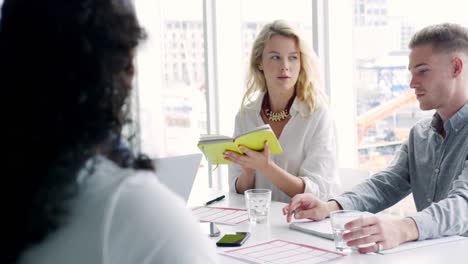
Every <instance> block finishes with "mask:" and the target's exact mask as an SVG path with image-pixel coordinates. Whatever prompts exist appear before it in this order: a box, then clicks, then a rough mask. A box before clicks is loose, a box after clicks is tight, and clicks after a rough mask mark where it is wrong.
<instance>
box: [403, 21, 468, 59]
mask: <svg viewBox="0 0 468 264" xmlns="http://www.w3.org/2000/svg"><path fill="white" fill-rule="evenodd" d="M424 44H432V47H433V48H434V50H435V51H436V52H463V53H465V54H468V29H467V28H465V27H463V26H460V25H458V24H452V23H443V24H437V25H432V26H428V27H425V28H423V29H421V30H419V31H418V32H416V33H415V34H414V35H413V37H412V38H411V40H410V42H409V45H408V46H409V48H410V49H414V48H415V47H417V46H421V45H424Z"/></svg>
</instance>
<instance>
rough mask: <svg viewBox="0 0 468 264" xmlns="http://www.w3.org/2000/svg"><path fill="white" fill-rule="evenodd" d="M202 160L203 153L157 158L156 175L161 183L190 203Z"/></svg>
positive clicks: (155, 161)
mask: <svg viewBox="0 0 468 264" xmlns="http://www.w3.org/2000/svg"><path fill="white" fill-rule="evenodd" d="M201 158H202V154H201V153H196V154H188V155H181V156H173V157H167V158H157V159H155V160H154V165H155V167H156V175H157V176H158V179H159V181H160V182H161V183H163V184H164V185H166V186H167V187H168V188H169V189H171V190H172V191H173V192H175V193H176V194H178V195H179V196H181V197H182V198H183V199H184V200H185V202H187V201H188V199H189V196H190V192H191V190H192V186H193V183H194V182H195V176H196V175H197V171H198V167H199V166H200V161H201Z"/></svg>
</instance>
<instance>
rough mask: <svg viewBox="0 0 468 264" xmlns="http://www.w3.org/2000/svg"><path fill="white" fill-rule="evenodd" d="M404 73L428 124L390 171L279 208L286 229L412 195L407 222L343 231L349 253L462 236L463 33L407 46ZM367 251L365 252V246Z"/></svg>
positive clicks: (465, 188)
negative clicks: (428, 113) (329, 195)
mask: <svg viewBox="0 0 468 264" xmlns="http://www.w3.org/2000/svg"><path fill="white" fill-rule="evenodd" d="M409 47H410V49H411V53H410V55H409V65H408V69H409V71H410V72H411V75H412V78H411V83H410V87H411V88H412V89H414V91H415V94H416V97H417V99H418V101H419V105H420V108H421V109H422V110H431V109H435V110H436V113H435V114H434V116H433V118H432V119H425V120H421V121H420V122H418V123H417V124H416V125H415V126H414V127H413V128H412V129H411V132H410V135H409V138H408V140H407V142H405V143H404V144H403V145H402V147H401V149H400V150H399V151H398V153H397V155H396V157H395V159H394V161H393V162H392V163H391V164H390V166H389V167H387V168H386V169H384V170H383V171H381V172H378V173H376V174H375V175H374V176H373V177H371V178H369V179H368V180H367V181H365V182H364V183H362V184H359V185H357V186H356V187H355V188H353V190H352V191H351V192H346V193H344V194H342V195H340V196H338V197H335V198H334V199H332V200H330V201H328V202H322V201H320V200H318V199H316V198H315V197H313V196H311V195H308V194H299V195H296V196H295V197H293V198H292V199H291V201H290V203H289V205H288V206H286V207H285V208H283V213H284V214H286V215H287V220H288V222H289V221H290V220H291V215H292V211H293V209H294V211H295V217H296V218H311V219H314V220H320V219H323V218H325V217H327V216H329V214H330V212H331V211H334V210H340V209H355V210H360V211H369V212H373V213H377V212H379V211H382V210H384V209H386V208H388V207H390V206H392V205H394V204H395V203H397V202H398V201H400V200H401V199H403V198H404V197H405V196H407V195H408V194H410V193H413V197H414V201H415V204H416V208H417V211H418V212H417V213H415V214H414V215H412V216H410V217H406V218H400V219H395V218H386V217H380V216H375V215H374V216H370V217H364V218H360V219H357V220H353V221H351V222H349V223H347V224H346V226H345V228H346V229H353V231H350V232H349V233H347V234H344V235H343V239H344V240H347V244H348V246H362V247H360V248H359V249H358V250H359V252H360V253H368V252H378V251H380V250H383V249H389V248H393V247H396V246H398V245H399V244H402V243H404V242H406V241H412V240H424V239H430V238H436V237H442V236H449V235H466V234H467V232H468V29H466V28H464V27H461V26H459V25H456V24H439V25H433V26H429V27H426V28H424V29H422V30H420V31H419V32H417V33H416V34H415V35H414V36H413V38H412V39H411V41H410V44H409ZM366 244H368V245H366Z"/></svg>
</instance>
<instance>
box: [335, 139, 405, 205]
mask: <svg viewBox="0 0 468 264" xmlns="http://www.w3.org/2000/svg"><path fill="white" fill-rule="evenodd" d="M410 192H411V185H410V182H409V165H408V143H407V142H405V143H404V144H403V145H402V146H401V148H400V150H399V151H398V152H397V155H396V156H395V158H394V159H393V161H392V163H391V165H390V166H388V167H387V168H386V169H385V170H382V171H380V172H378V173H376V174H374V175H373V176H372V177H370V178H369V179H366V181H364V182H363V183H361V184H358V185H356V186H355V187H354V188H353V189H352V190H351V191H350V192H345V193H344V194H342V195H340V196H338V197H335V198H333V200H336V201H337V202H338V203H339V204H340V205H341V207H343V209H355V210H360V211H368V212H372V213H377V212H380V211H381V210H384V209H386V208H388V207H390V206H392V205H394V204H395V203H397V202H398V201H400V200H401V199H402V198H404V197H405V196H407V195H408V194H409V193H410Z"/></svg>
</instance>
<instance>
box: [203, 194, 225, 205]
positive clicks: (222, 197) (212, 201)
mask: <svg viewBox="0 0 468 264" xmlns="http://www.w3.org/2000/svg"><path fill="white" fill-rule="evenodd" d="M224 197H226V196H224V195H221V196H220V197H216V198H214V199H213V200H209V201H208V202H206V203H205V205H210V204H212V203H214V202H217V201H221V200H222V199H224Z"/></svg>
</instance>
